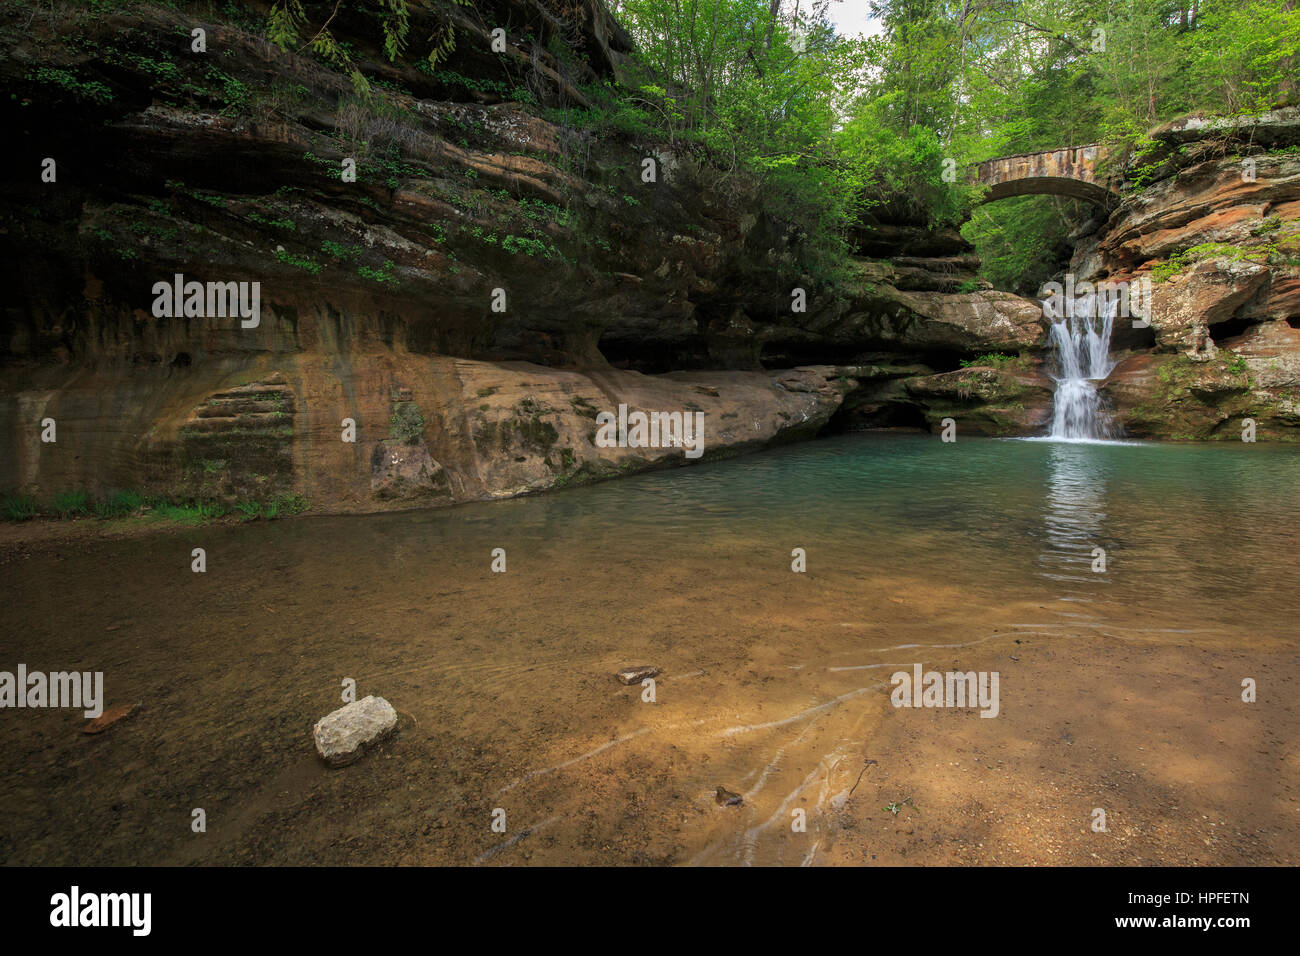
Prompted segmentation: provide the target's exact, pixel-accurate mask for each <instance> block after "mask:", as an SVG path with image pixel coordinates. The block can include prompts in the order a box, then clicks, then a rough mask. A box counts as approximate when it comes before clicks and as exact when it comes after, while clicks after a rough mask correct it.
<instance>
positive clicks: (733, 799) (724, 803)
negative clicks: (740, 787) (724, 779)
mask: <svg viewBox="0 0 1300 956" xmlns="http://www.w3.org/2000/svg"><path fill="white" fill-rule="evenodd" d="M713 799H714V800H716V801H717V803H718V806H720V807H738V806H740V805H741V804H742V803H744V802H745V798H744V797H742V796H741V795H740V794H738V793H732V792H731V791H730V790H728V789H727V788H726V787H718V792H717V795H716V796H715V797H714V798H713Z"/></svg>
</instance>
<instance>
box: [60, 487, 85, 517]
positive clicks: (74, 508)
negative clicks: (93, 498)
mask: <svg viewBox="0 0 1300 956" xmlns="http://www.w3.org/2000/svg"><path fill="white" fill-rule="evenodd" d="M54 510H55V512H57V513H58V516H59V517H60V518H71V517H74V516H78V515H88V514H90V495H88V494H86V492H84V491H61V492H59V493H58V494H57V495H55V496H54Z"/></svg>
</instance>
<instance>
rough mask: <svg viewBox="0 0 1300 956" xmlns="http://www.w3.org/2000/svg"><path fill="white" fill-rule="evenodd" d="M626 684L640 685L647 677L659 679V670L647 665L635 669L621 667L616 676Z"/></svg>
mask: <svg viewBox="0 0 1300 956" xmlns="http://www.w3.org/2000/svg"><path fill="white" fill-rule="evenodd" d="M615 676H617V677H618V679H619V680H620V681H622V682H623V683H624V684H639V683H641V682H642V681H643V680H645V679H646V678H647V677H658V676H659V668H657V667H651V666H649V665H647V664H642V665H637V666H633V667H620V668H619V670H618V673H617V674H616V675H615Z"/></svg>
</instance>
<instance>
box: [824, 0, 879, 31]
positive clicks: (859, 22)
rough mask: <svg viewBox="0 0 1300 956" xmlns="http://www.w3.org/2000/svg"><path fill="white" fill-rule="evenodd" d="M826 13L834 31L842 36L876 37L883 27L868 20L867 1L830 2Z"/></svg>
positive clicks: (868, 5) (877, 21) (868, 6)
mask: <svg viewBox="0 0 1300 956" xmlns="http://www.w3.org/2000/svg"><path fill="white" fill-rule="evenodd" d="M827 13H828V14H829V15H830V18H831V22H832V23H834V24H835V29H836V31H837V32H838V33H840V34H842V35H844V36H854V35H855V34H859V33H861V34H863V35H864V36H869V37H870V36H876V35H877V34H878V33H880V31H881V30H882V29H883V26H884V25H883V24H882V23H881V22H880V21H879V20H872V19H870V4H869V3H868V2H867V0H831V5H830V9H829V10H827Z"/></svg>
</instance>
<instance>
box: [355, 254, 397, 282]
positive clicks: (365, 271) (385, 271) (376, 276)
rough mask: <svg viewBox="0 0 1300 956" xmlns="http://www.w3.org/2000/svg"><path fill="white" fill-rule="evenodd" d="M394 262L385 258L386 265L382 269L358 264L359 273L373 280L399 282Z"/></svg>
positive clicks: (362, 276) (364, 277)
mask: <svg viewBox="0 0 1300 956" xmlns="http://www.w3.org/2000/svg"><path fill="white" fill-rule="evenodd" d="M393 268H394V264H393V261H392V260H391V259H385V260H384V265H383V267H382V268H380V269H372V268H370V266H365V265H362V266H357V275H359V276H361V278H363V279H369V280H371V281H372V282H391V283H393V284H394V285H396V284H397V277H396V276H394V275H393Z"/></svg>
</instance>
